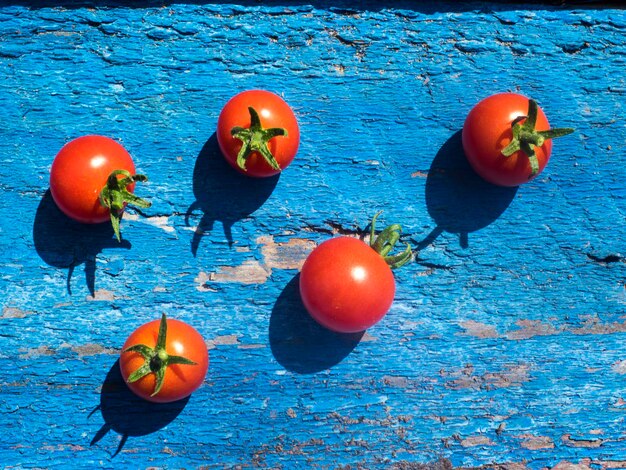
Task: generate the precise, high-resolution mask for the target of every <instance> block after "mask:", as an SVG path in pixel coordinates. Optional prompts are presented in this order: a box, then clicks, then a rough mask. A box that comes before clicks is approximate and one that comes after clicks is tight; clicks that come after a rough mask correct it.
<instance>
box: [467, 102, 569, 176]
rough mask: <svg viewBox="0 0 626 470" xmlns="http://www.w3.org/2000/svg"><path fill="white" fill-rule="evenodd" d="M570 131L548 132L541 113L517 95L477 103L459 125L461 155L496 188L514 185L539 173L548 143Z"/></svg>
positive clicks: (547, 156)
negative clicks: (463, 122)
mask: <svg viewBox="0 0 626 470" xmlns="http://www.w3.org/2000/svg"><path fill="white" fill-rule="evenodd" d="M571 132H573V129H550V124H549V123H548V119H547V118H546V115H545V114H544V112H543V110H542V109H541V108H539V107H538V106H537V104H536V103H535V102H534V101H533V100H529V99H528V98H526V97H525V96H522V95H519V94H517V93H499V94H495V95H492V96H489V97H487V98H485V99H483V100H482V101H480V102H479V103H478V104H477V105H476V106H474V108H472V110H471V111H470V112H469V114H468V116H467V118H466V120H465V124H464V125H463V132H462V141H463V149H464V151H465V155H466V156H467V159H468V161H469V163H470V164H471V166H472V167H473V168H474V170H475V171H476V173H478V174H479V175H480V176H482V177H483V178H484V179H485V180H487V181H489V182H490V183H493V184H496V185H499V186H518V185H520V184H522V183H525V182H528V181H530V180H532V179H533V178H535V177H536V176H537V175H538V174H540V173H541V172H542V171H543V169H544V168H545V166H546V165H547V163H548V160H549V159H550V154H551V152H552V141H551V140H550V139H553V138H556V137H560V136H562V135H566V134H569V133H571Z"/></svg>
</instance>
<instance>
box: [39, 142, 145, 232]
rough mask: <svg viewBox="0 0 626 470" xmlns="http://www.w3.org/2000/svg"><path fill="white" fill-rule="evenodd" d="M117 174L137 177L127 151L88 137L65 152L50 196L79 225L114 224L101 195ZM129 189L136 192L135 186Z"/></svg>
mask: <svg viewBox="0 0 626 470" xmlns="http://www.w3.org/2000/svg"><path fill="white" fill-rule="evenodd" d="M115 170H127V171H129V172H130V173H131V174H132V175H134V174H135V165H134V163H133V160H132V158H131V156H130V155H129V154H128V152H127V151H126V149H124V147H122V146H121V145H120V144H119V143H117V142H116V141H114V140H113V139H110V138H108V137H104V136H100V135H86V136H82V137H78V138H77V139H74V140H72V141H70V142H68V143H67V144H65V145H64V146H63V148H61V150H60V151H59V153H58V154H57V156H56V157H55V159H54V161H53V162H52V168H51V169H50V192H51V193H52V198H53V199H54V202H55V203H56V204H57V206H58V207H59V209H61V211H63V213H65V215H67V216H68V217H70V218H72V219H74V220H77V221H78V222H82V223H87V224H97V223H102V222H106V221H108V220H110V212H109V209H108V208H106V207H104V206H102V204H100V199H99V196H100V191H102V188H104V186H105V185H106V182H107V178H108V177H109V175H110V174H111V173H112V172H113V171H115ZM127 189H128V190H129V191H130V192H132V191H133V189H134V184H131V185H129V186H128V187H127Z"/></svg>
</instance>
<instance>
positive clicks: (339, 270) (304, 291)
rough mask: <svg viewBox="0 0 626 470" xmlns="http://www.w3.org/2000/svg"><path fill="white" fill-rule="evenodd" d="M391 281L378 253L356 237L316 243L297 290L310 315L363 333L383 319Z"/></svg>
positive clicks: (390, 295)
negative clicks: (317, 244)
mask: <svg viewBox="0 0 626 470" xmlns="http://www.w3.org/2000/svg"><path fill="white" fill-rule="evenodd" d="M395 292H396V283H395V280H394V277H393V273H392V272H391V268H390V267H389V266H388V265H387V263H386V262H385V260H384V259H383V257H382V256H381V255H379V254H378V253H377V252H376V251H374V250H373V249H372V248H371V247H369V246H368V245H366V244H365V243H364V242H362V241H361V240H359V239H357V238H352V237H337V238H331V239H330V240H327V241H325V242H323V243H321V244H320V245H319V246H318V247H317V248H315V250H313V251H312V252H311V254H310V255H309V256H308V257H307V259H306V261H305V262H304V265H303V266H302V271H301V273H300V294H301V296H302V302H303V303H304V306H305V308H306V309H307V311H308V312H309V314H310V315H311V316H312V317H313V318H314V319H315V320H316V321H317V322H318V323H320V324H321V325H322V326H324V327H326V328H328V329H330V330H333V331H337V332H341V333H356V332H359V331H364V330H366V329H367V328H369V327H371V326H372V325H374V324H375V323H377V322H378V321H379V320H380V319H382V318H383V317H384V316H385V314H386V313H387V311H388V310H389V308H390V307H391V304H392V302H393V298H394V295H395Z"/></svg>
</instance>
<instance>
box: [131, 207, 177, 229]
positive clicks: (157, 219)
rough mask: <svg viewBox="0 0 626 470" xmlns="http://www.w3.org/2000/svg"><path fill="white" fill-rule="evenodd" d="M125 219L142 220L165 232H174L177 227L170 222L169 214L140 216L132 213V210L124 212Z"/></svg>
mask: <svg viewBox="0 0 626 470" xmlns="http://www.w3.org/2000/svg"><path fill="white" fill-rule="evenodd" d="M124 219H126V220H129V221H133V222H141V223H145V224H148V225H152V226H153V227H156V228H160V229H161V230H163V231H164V232H167V233H174V232H176V229H175V228H174V227H172V226H171V225H170V223H169V221H170V218H169V217H168V216H165V215H163V216H150V217H139V214H131V213H130V212H125V213H124Z"/></svg>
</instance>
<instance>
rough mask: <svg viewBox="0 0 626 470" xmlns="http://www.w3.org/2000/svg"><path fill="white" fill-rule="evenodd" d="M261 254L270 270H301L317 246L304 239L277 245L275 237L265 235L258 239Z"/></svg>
mask: <svg viewBox="0 0 626 470" xmlns="http://www.w3.org/2000/svg"><path fill="white" fill-rule="evenodd" d="M256 241H257V243H258V244H259V245H261V253H262V255H263V260H264V263H265V266H266V267H267V268H268V269H270V270H271V269H274V268H275V269H297V270H300V269H301V268H302V265H303V264H304V261H305V260H306V258H307V256H308V255H309V253H311V251H313V249H314V248H315V246H316V244H315V242H313V241H312V240H307V239H304V238H292V239H290V240H289V241H288V242H287V243H276V242H275V241H274V237H272V236H271V235H265V236H261V237H259V238H257V240H256Z"/></svg>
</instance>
